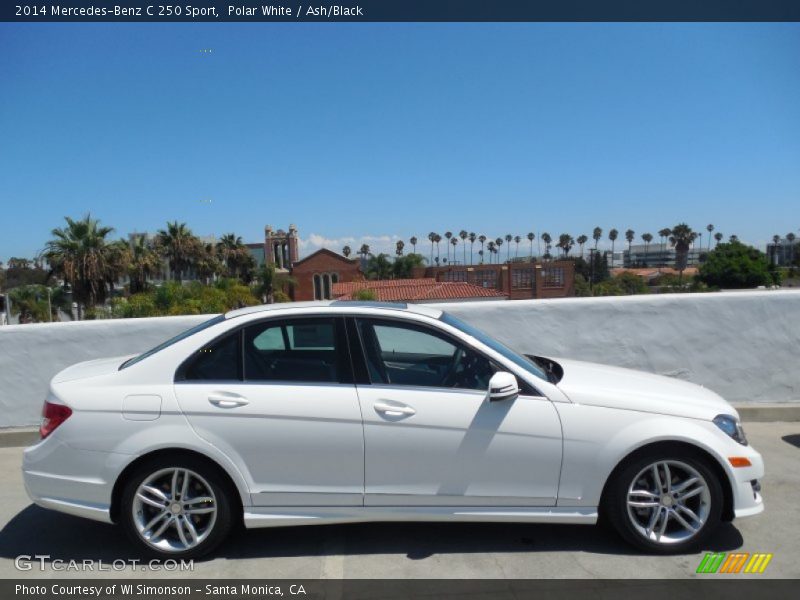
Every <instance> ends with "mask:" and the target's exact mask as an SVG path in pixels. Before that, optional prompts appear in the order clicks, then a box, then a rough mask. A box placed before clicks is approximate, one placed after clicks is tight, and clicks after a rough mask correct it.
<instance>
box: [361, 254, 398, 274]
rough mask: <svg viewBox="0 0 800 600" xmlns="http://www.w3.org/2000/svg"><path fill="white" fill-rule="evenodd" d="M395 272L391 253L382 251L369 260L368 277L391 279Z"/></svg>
mask: <svg viewBox="0 0 800 600" xmlns="http://www.w3.org/2000/svg"><path fill="white" fill-rule="evenodd" d="M392 274H393V269H392V263H391V262H389V255H388V254H384V253H383V252H381V253H380V254H378V255H377V256H371V257H370V259H369V262H367V278H368V279H389V278H391V276H392Z"/></svg>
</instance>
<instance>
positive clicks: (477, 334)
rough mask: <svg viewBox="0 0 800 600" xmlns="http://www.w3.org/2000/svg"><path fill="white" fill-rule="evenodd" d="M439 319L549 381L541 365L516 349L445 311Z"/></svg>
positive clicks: (532, 373)
mask: <svg viewBox="0 0 800 600" xmlns="http://www.w3.org/2000/svg"><path fill="white" fill-rule="evenodd" d="M439 319H440V320H441V321H442V322H444V323H447V324H448V325H452V326H453V327H455V328H456V329H460V330H461V331H463V332H464V333H466V334H467V335H471V336H472V337H474V338H475V339H476V340H478V341H479V342H481V343H482V344H485V345H487V346H489V348H491V349H492V350H494V351H495V352H497V353H499V354H502V355H503V357H505V358H507V359H508V360H510V361H511V362H513V363H514V364H515V365H517V366H519V367H522V368H523V369H525V370H526V371H527V372H528V373H530V374H531V375H535V376H536V377H538V378H539V379H544V380H545V381H549V378H548V377H547V373H546V372H545V371H544V370H543V369H542V368H541V367H539V365H537V364H536V363H534V362H533V361H531V360H530V359H528V358H525V356H523V355H521V354H519V353H517V352H516V351H514V350H512V349H511V348H509V347H508V346H506V345H505V344H501V343H500V342H498V341H497V340H496V339H494V338H493V337H491V336H489V335H487V334H485V333H484V332H483V331H481V330H480V329H476V328H475V327H473V326H472V325H468V324H467V323H464V321H462V320H461V319H457V318H456V317H454V316H453V315H451V314H448V313H446V312H443V313H442V316H441V317H439Z"/></svg>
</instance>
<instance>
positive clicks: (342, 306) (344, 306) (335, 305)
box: [225, 300, 443, 319]
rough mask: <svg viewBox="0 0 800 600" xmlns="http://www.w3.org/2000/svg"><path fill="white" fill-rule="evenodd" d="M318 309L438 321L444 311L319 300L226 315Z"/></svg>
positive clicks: (255, 308)
mask: <svg viewBox="0 0 800 600" xmlns="http://www.w3.org/2000/svg"><path fill="white" fill-rule="evenodd" d="M317 308H330V309H333V310H334V311H336V312H338V311H347V310H351V309H357V310H358V312H362V311H364V310H366V311H367V312H369V311H372V310H374V311H375V312H384V311H387V310H391V311H399V312H408V313H414V314H418V315H425V316H428V317H432V318H434V319H438V318H439V317H441V316H442V313H443V311H441V310H439V309H438V308H432V307H430V306H424V305H420V304H405V303H401V302H365V301H361V300H317V301H313V302H279V303H276V304H261V305H259V306H246V307H245V308H239V309H237V310H232V311H230V312H227V313H225V318H226V319H232V318H234V317H241V316H243V315H252V314H254V313H262V312H263V313H268V312H270V311H273V310H291V311H292V312H295V311H297V312H303V311H304V310H308V309H317Z"/></svg>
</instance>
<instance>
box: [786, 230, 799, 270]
mask: <svg viewBox="0 0 800 600" xmlns="http://www.w3.org/2000/svg"><path fill="white" fill-rule="evenodd" d="M796 239H797V236H796V235H795V234H794V233H792V232H791V231H790V232H789V233H787V234H786V240H787V241H788V242H789V266H790V267H791V266H792V265H794V241H795V240H796Z"/></svg>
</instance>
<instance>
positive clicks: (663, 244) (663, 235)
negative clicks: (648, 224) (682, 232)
mask: <svg viewBox="0 0 800 600" xmlns="http://www.w3.org/2000/svg"><path fill="white" fill-rule="evenodd" d="M658 235H659V236H660V237H661V266H662V267H664V266H666V264H667V258H666V254H665V253H666V251H667V238H669V236H670V235H672V230H671V229H670V228H669V227H664V229H661V230H659V232H658Z"/></svg>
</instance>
